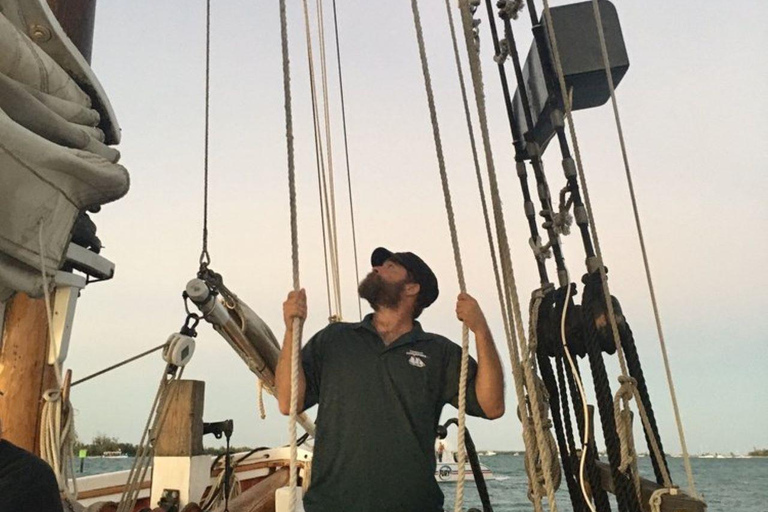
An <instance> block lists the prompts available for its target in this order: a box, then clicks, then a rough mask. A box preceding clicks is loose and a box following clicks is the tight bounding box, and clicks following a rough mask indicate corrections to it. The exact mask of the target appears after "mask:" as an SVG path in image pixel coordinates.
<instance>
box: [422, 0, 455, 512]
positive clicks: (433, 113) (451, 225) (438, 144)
mask: <svg viewBox="0 0 768 512" xmlns="http://www.w3.org/2000/svg"><path fill="white" fill-rule="evenodd" d="M411 10H412V11H413V24H414V27H415V29H416V40H417V42H418V47H419V58H420V60H421V71H422V73H423V75H424V89H425V91H426V93H427V104H428V106H429V117H430V120H431V122H432V135H433V137H434V142H435V153H436V155H437V163H438V169H439V171H440V183H441V185H442V189H443V199H444V201H445V210H446V213H447V216H448V229H449V231H450V234H451V246H452V247H453V259H454V263H455V265H456V274H457V277H458V281H459V289H460V290H461V293H465V292H466V289H467V286H466V281H465V279H464V268H463V265H462V261H461V249H460V248H459V239H458V234H457V230H456V219H455V216H454V212H453V204H452V202H451V191H450V188H449V186H448V174H447V172H446V169H445V157H444V155H443V145H442V140H441V138H440V126H439V124H438V121H437V110H436V108H435V98H434V93H433V91H432V79H431V77H430V75H429V65H428V63H427V51H426V48H425V45H424V34H423V30H422V27H421V16H420V14H419V6H418V0H411ZM468 368H469V329H468V328H467V326H466V324H463V325H462V329H461V371H460V373H459V404H458V405H459V407H458V410H459V411H458V420H459V421H458V440H457V450H458V455H459V456H458V465H459V467H458V471H459V473H458V476H457V480H456V499H455V502H454V503H455V504H454V510H455V511H456V512H461V510H462V508H463V505H464V479H465V472H466V468H465V465H466V458H467V454H466V450H465V437H464V433H465V431H466V404H467V373H468Z"/></svg>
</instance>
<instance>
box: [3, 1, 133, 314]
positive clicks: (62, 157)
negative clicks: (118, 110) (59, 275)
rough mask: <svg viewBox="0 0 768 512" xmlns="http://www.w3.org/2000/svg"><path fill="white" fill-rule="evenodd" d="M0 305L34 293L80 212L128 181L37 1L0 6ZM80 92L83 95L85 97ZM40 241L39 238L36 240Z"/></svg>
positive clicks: (85, 80)
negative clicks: (15, 296)
mask: <svg viewBox="0 0 768 512" xmlns="http://www.w3.org/2000/svg"><path fill="white" fill-rule="evenodd" d="M0 7H1V8H0V301H2V300H5V299H7V298H8V297H9V296H10V295H11V294H12V293H13V292H14V291H22V292H25V293H27V294H29V295H30V296H33V297H37V296H40V295H41V294H42V279H41V272H42V263H41V254H42V257H43V261H44V266H45V269H46V273H47V274H49V275H53V274H55V272H56V271H57V270H58V269H59V268H60V267H61V264H62V262H63V259H64V257H65V254H66V252H67V247H68V245H69V243H70V238H71V233H72V229H73V226H74V224H75V220H76V219H77V217H78V215H79V214H80V212H82V211H83V210H85V209H89V208H94V207H97V206H99V205H101V204H104V203H108V202H110V201H114V200H116V199H119V198H120V197H122V196H123V195H125V193H126V192H127V191H128V186H129V176H128V172H127V171H126V169H125V168H124V167H122V166H121V165H119V164H118V163H117V161H118V160H119V157H120V155H119V153H118V152H117V151H116V150H115V149H113V148H111V147H109V146H108V145H106V144H105V142H106V143H109V144H114V143H117V142H118V140H119V127H118V126H117V123H116V121H115V119H114V114H113V113H112V110H111V107H110V106H109V102H108V100H107V99H106V96H105V95H104V93H103V90H102V88H101V86H100V85H99V83H98V80H97V79H96V77H95V75H94V74H93V72H92V71H91V69H90V67H89V66H88V64H87V63H86V62H85V59H83V57H82V56H81V55H80V54H79V52H78V51H77V49H76V48H75V47H74V45H73V44H72V43H71V41H69V39H68V38H67V36H66V35H65V34H64V32H63V30H62V29H61V26H60V25H59V24H58V22H57V21H56V19H55V17H54V16H53V14H52V13H51V12H50V9H49V8H48V6H47V4H46V2H45V0H32V1H22V0H0ZM86 91H88V92H86ZM41 235H42V240H41Z"/></svg>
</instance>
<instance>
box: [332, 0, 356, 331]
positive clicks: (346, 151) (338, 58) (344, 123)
mask: <svg viewBox="0 0 768 512" xmlns="http://www.w3.org/2000/svg"><path fill="white" fill-rule="evenodd" d="M333 29H334V34H335V41H336V67H337V69H338V72H339V98H340V100H341V127H342V133H343V134H344V160H345V163H346V167H347V193H348V196H349V218H350V224H351V229H352V255H353V256H354V258H355V283H359V282H360V269H359V266H358V261H357V229H356V228H355V205H354V200H353V195H352V171H351V169H350V166H349V143H348V140H347V108H346V104H345V102H344V80H343V77H342V71H341V45H340V43H339V21H338V17H337V15H336V0H333ZM357 313H358V316H359V319H360V320H362V319H363V299H362V297H360V296H359V295H358V297H357Z"/></svg>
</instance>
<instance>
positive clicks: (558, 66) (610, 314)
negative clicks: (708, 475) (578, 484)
mask: <svg viewBox="0 0 768 512" xmlns="http://www.w3.org/2000/svg"><path fill="white" fill-rule="evenodd" d="M543 2H544V15H545V17H546V19H547V34H548V36H549V41H550V45H551V48H552V55H553V57H554V64H555V69H556V71H557V77H558V82H559V84H560V94H561V97H562V100H563V104H564V105H565V115H566V117H567V119H568V127H569V131H570V135H571V140H572V141H573V149H574V155H575V157H576V168H577V171H578V175H579V181H580V183H581V188H582V190H583V191H584V205H585V206H586V210H587V216H588V219H589V227H590V231H591V235H592V239H593V240H594V244H595V253H596V256H597V260H598V265H597V268H598V271H599V274H600V281H601V284H602V291H603V295H604V299H605V305H606V309H607V312H608V318H609V320H610V324H611V332H612V334H613V341H614V344H615V345H616V352H617V355H618V359H619V365H620V367H621V374H622V376H623V377H625V378H628V377H629V375H628V372H627V365H626V361H625V359H624V352H623V349H622V347H621V340H620V335H619V329H618V324H617V322H616V315H615V312H614V308H613V301H612V300H611V293H610V289H609V286H608V277H607V275H606V270H605V266H604V265H603V256H602V250H601V248H600V240H599V238H598V236H597V226H596V224H595V217H594V212H593V209H592V203H591V200H590V197H589V188H588V187H587V181H586V175H585V173H584V165H583V163H582V160H581V151H580V149H579V144H578V138H577V136H576V127H575V124H574V122H573V112H572V111H571V100H570V96H569V95H568V93H567V89H566V84H565V76H564V74H563V68H562V62H561V60H560V52H559V50H558V47H557V38H556V37H555V33H554V22H553V20H552V13H551V12H550V8H549V0H543ZM598 26H600V27H602V22H601V21H599V20H598ZM603 43H604V41H603ZM609 74H610V68H609ZM635 392H636V391H635ZM625 401H626V399H625ZM637 403H638V412H639V413H640V417H641V419H642V422H643V426H644V428H645V429H646V434H647V436H648V438H649V440H650V441H651V445H652V448H653V450H652V451H653V454H654V456H655V457H656V458H657V460H658V461H659V465H660V466H661V465H663V460H662V455H661V453H660V451H659V449H658V443H657V441H656V436H655V435H654V432H653V431H652V430H651V429H650V425H649V421H648V417H647V415H646V413H645V409H644V408H643V407H642V402H641V401H640V400H637ZM665 470H666V468H665ZM667 476H668V475H667Z"/></svg>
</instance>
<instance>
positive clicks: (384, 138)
mask: <svg viewBox="0 0 768 512" xmlns="http://www.w3.org/2000/svg"><path fill="white" fill-rule="evenodd" d="M289 3H290V4H291V6H290V7H289V30H290V40H291V73H292V86H293V98H294V102H293V106H294V115H295V119H294V125H295V131H296V157H297V179H298V195H299V217H300V224H299V230H300V235H299V236H300V259H301V279H302V284H303V286H305V287H306V288H307V293H308V295H309V300H310V304H309V308H310V313H309V315H310V316H309V319H308V322H307V325H306V327H305V333H306V334H307V335H309V334H312V333H314V332H315V331H316V330H318V329H319V328H321V327H322V326H323V325H324V320H325V319H326V317H327V308H326V305H325V304H326V297H325V279H324V277H323V256H322V239H321V231H320V219H319V203H318V196H317V181H316V180H317V178H316V170H315V163H314V147H313V139H312V131H311V130H312V120H311V108H310V103H309V87H308V78H307V61H306V46H305V41H304V31H303V19H302V16H301V10H300V3H299V2H289ZM453 3H455V2H453ZM561 3H563V2H557V4H558V5H559V4H561ZM614 3H615V5H616V7H617V9H618V12H619V17H620V20H621V24H622V29H623V32H624V38H625V41H626V45H627V50H628V53H629V58H630V67H629V71H628V72H627V75H626V76H625V78H624V80H623V82H622V83H621V84H620V86H619V88H618V91H617V94H618V101H619V107H620V109H621V114H622V121H623V124H624V129H625V132H626V137H627V142H628V149H629V157H630V163H631V166H632V169H633V173H634V179H635V187H636V191H637V195H638V200H639V206H640V213H641V215H642V219H643V226H644V228H645V237H646V243H647V245H648V247H649V252H650V257H651V265H652V270H653V273H654V278H655V284H656V288H657V290H656V291H657V296H658V299H659V303H660V307H661V314H662V321H663V325H664V331H665V335H666V339H667V344H668V347H669V353H670V358H671V362H672V370H673V374H674V376H675V381H676V385H677V392H678V399H679V402H680V406H681V410H682V415H683V421H684V424H685V427H686V433H687V441H688V446H689V449H690V450H691V451H692V452H694V453H698V452H707V451H710V452H714V451H719V452H731V451H733V452H742V453H743V452H747V451H749V450H751V449H753V447H763V448H768V406H767V405H768V370H767V369H766V366H768V356H767V355H766V342H768V335H766V328H768V322H767V321H766V316H765V310H766V309H767V308H768V294H766V292H765V290H766V288H768V277H766V273H765V271H764V270H763V267H764V262H765V256H764V254H765V253H766V251H768V236H766V234H765V229H766V227H768V207H766V194H767V193H768V177H766V169H765V163H766V161H767V160H768V145H766V143H765V139H766V138H767V137H768V129H766V127H765V119H766V118H767V117H768V100H766V97H768V80H767V79H766V78H768V77H767V76H766V65H768V61H766V57H765V47H766V45H767V44H768V33H767V32H766V30H765V25H766V22H768V5H766V4H765V3H764V2H757V1H747V2H739V3H738V4H737V3H730V4H729V3H726V4H723V2H717V1H713V0H704V1H702V0H698V1H693V0H681V1H677V2H661V1H651V2H629V1H626V0H616V1H615V2H614ZM213 4H214V5H213V13H212V58H211V139H210V174H211V179H210V187H211V188H210V242H209V249H210V254H211V257H212V264H211V266H212V268H213V269H215V270H216V271H218V272H221V273H222V274H223V275H224V278H225V282H226V283H227V284H228V285H229V286H230V287H231V288H232V289H233V290H234V291H235V292H236V293H237V294H238V295H239V296H240V297H241V298H242V299H244V300H245V301H246V302H247V303H248V304H249V305H250V306H251V307H252V308H253V309H254V310H255V311H256V312H257V313H258V314H259V315H260V316H262V318H264V319H265V320H266V321H267V323H268V324H269V325H270V326H271V327H272V329H273V330H274V331H275V333H276V334H277V336H278V338H282V316H281V315H282V313H281V304H282V300H283V299H284V298H285V295H286V293H287V292H288V290H289V289H290V288H291V282H292V281H291V269H290V232H289V223H288V220H289V216H288V184H287V183H288V182H287V165H286V155H285V137H284V117H283V91H282V72H281V59H280V38H279V16H278V9H277V2H267V1H258V2H246V1H242V0H228V1H226V2H225V1H220V2H213ZM420 4H421V10H422V19H423V22H424V25H425V37H426V44H427V51H428V56H429V64H430V67H431V72H432V79H433V83H434V87H435V94H436V101H437V105H438V116H439V120H440V123H441V130H442V133H443V143H444V146H445V148H446V159H447V167H448V174H449V177H450V180H451V191H452V193H453V200H454V206H455V209H456V215H457V219H458V231H459V239H460V242H461V245H462V256H463V259H464V266H465V270H466V277H467V285H468V291H469V292H470V293H471V294H473V295H475V296H476V297H477V298H478V300H479V301H480V303H481V305H482V306H483V308H484V311H485V312H486V315H487V317H488V320H489V323H490V324H491V327H492V329H493V330H494V333H495V335H496V342H497V346H498V348H499V351H500V354H501V357H502V360H503V361H504V364H505V367H506V368H507V402H508V407H507V414H506V415H505V416H504V417H503V418H502V419H500V420H497V421H495V422H488V421H484V420H478V419H471V420H470V421H469V422H468V427H469V428H470V430H471V431H472V434H473V437H474V438H475V442H476V444H477V445H478V446H479V447H480V448H494V449H521V448H522V446H523V443H522V437H521V434H520V426H519V422H518V420H517V418H516V416H515V414H514V404H515V396H514V392H513V387H512V380H511V374H509V370H508V368H509V357H508V354H507V349H506V345H505V342H504V338H503V330H502V324H501V320H500V315H499V306H498V303H497V300H496V291H495V285H494V283H493V274H492V269H491V263H490V256H489V252H488V245H487V242H486V239H485V229H484V227H483V221H482V214H481V208H480V201H479V195H478V191H477V187H476V183H475V177H474V168H473V166H472V163H471V153H470V148H469V142H468V138H467V133H466V126H465V123H464V113H463V110H462V106H461V97H460V92H459V86H458V82H457V77H456V73H455V67H454V61H453V58H454V57H453V51H452V49H451V43H450V35H449V31H448V27H447V18H446V14H445V7H444V4H443V2H441V1H437V0H423V1H422V2H421V3H420ZM536 4H537V7H538V8H539V9H540V8H541V2H539V1H537V2H536ZM338 9H339V25H340V32H341V52H342V61H343V66H344V81H345V82H344V87H345V92H346V104H347V115H348V128H349V147H350V160H351V169H352V186H353V189H354V201H355V213H356V222H357V228H358V231H357V240H358V248H359V263H360V265H361V272H367V270H368V265H367V262H368V256H369V254H370V251H371V250H372V249H373V248H375V247H377V246H379V245H383V246H386V247H389V248H391V249H394V250H411V251H414V252H416V253H417V254H419V255H421V256H422V257H423V258H424V259H425V260H426V261H427V262H428V263H429V264H430V265H431V266H432V268H433V269H434V270H435V272H436V274H437V275H438V278H439V280H440V286H441V295H440V298H439V299H438V301H437V302H436V303H435V305H434V306H432V307H431V308H429V309H428V310H427V311H425V313H424V314H423V315H422V318H421V320H422V325H423V326H424V328H425V329H426V330H429V331H433V332H439V333H441V334H444V335H446V336H448V337H450V338H452V339H454V340H456V341H459V339H460V333H461V328H460V324H459V322H458V321H457V320H456V318H455V316H454V314H453V309H454V302H455V297H456V294H457V293H458V284H457V281H456V272H455V269H454V266H453V257H452V254H451V249H450V239H449V235H448V229H447V226H448V224H447V221H446V217H445V211H444V207H443V202H442V194H441V191H440V182H439V177H438V171H437V161H436V158H435V152H434V145H433V142H432V135H431V129H430V125H429V116H428V111H427V104H426V96H425V93H424V88H423V81H422V77H421V71H420V67H419V61H418V53H417V46H416V38H415V32H414V28H413V21H412V19H411V10H410V2H408V1H406V0H398V1H396V2H394V1H390V2H361V1H357V2H352V1H349V0H338ZM330 12H331V10H330V3H329V4H328V7H327V8H326V22H327V23H328V28H327V30H328V34H327V35H328V41H327V44H328V51H329V53H330V52H331V51H332V49H333V40H332V38H331V36H332V18H331V16H330ZM455 13H456V14H455V17H458V11H455ZM482 13H483V15H482V16H481V17H482V18H483V23H482V25H481V41H482V43H481V44H482V60H483V63H484V78H485V87H486V95H487V101H488V107H489V116H490V122H491V131H492V139H493V149H494V156H495V163H496V168H497V172H498V173H499V179H500V186H501V193H502V198H503V200H504V207H505V212H504V213H505V218H506V222H507V229H508V234H509V238H510V243H511V245H512V258H513V262H514V266H515V274H516V278H517V286H518V290H519V293H520V297H521V300H523V301H524V304H523V309H526V310H527V301H528V299H529V297H530V293H531V291H532V290H533V289H534V288H535V287H536V286H537V283H538V279H537V274H536V269H535V264H534V259H533V256H532V255H531V251H530V248H529V246H528V236H529V235H528V230H527V226H526V224H525V217H524V215H523V211H522V199H521V193H520V188H519V184H518V181H517V177H516V175H515V168H514V162H513V154H512V148H511V144H510V136H509V130H508V127H507V124H506V123H507V121H506V116H505V112H504V109H503V104H502V99H501V90H500V86H499V81H498V76H497V73H496V69H495V64H494V63H493V61H492V60H491V53H492V46H491V42H490V39H489V33H488V28H487V20H486V19H485V11H484V10H482ZM204 28H205V5H204V2H203V1H202V0H199V1H198V0H196V1H180V0H173V1H171V0H167V1H163V2H156V1H150V0H134V1H131V2H100V3H99V5H98V9H97V15H96V34H95V40H94V51H93V54H94V58H93V67H94V69H95V71H96V73H97V75H98V76H99V78H100V80H101V81H102V84H103V85H104V87H105V89H106V91H107V92H108V94H109V96H110V98H111V101H112V103H113V106H114V108H115V110H116V112H117V115H118V119H119V121H120V123H121V125H122V129H123V142H122V143H121V145H120V146H119V149H120V151H121V152H122V155H123V157H122V163H123V164H124V165H125V166H126V167H127V168H128V170H129V172H130V173H131V190H130V192H129V194H128V195H127V196H126V197H125V198H124V199H122V200H120V201H118V202H117V203H114V204H111V205H107V206H106V207H105V208H104V209H103V211H102V212H101V213H100V214H98V215H97V216H95V220H96V222H97V224H98V227H99V236H100V238H101V239H102V241H103V242H104V244H105V249H104V251H103V252H102V254H103V255H104V256H106V257H107V258H109V259H111V260H113V261H114V262H115V263H116V265H117V271H116V276H115V278H114V280H112V281H110V282H107V283H100V284H94V285H91V286H89V287H88V288H87V289H86V290H85V291H84V292H83V294H82V296H81V299H80V302H79V306H78V314H77V317H76V320H75V326H74V332H73V338H72V342H71V347H70V353H69V358H68V360H67V365H68V366H69V367H71V368H72V369H73V371H74V373H75V378H79V377H82V376H85V375H87V374H89V373H91V372H93V371H96V370H99V369H101V368H103V367H105V366H107V365H109V364H111V363H113V362H116V361H119V360H121V359H124V358H126V357H129V356H131V355H134V354H136V353H139V352H141V351H143V350H145V349H147V348H150V347H152V346H155V345H158V344H160V343H162V342H163V341H165V339H166V338H167V337H168V335H169V334H171V333H172V332H173V331H175V330H178V328H179V327H180V325H181V323H182V321H183V319H184V309H183V306H182V301H181V292H182V291H183V289H184V286H185V284H186V282H187V281H188V280H189V279H191V278H193V277H194V276H195V273H196V271H197V262H198V256H199V253H200V240H201V217H202V175H203V174H202V169H203V127H204V124H203V122H204V118H203V107H204V103H203V100H204V88H203V86H204V43H205V33H204ZM515 28H516V36H517V39H518V45H519V46H520V48H521V49H523V51H525V52H527V48H528V47H529V45H530V40H531V37H530V31H529V28H530V23H529V20H528V16H527V13H526V15H525V16H521V18H520V20H518V21H516V22H515ZM462 55H463V58H465V52H462ZM465 62H466V60H465ZM329 66H330V69H329V72H330V74H331V94H332V96H333V98H332V101H333V104H332V108H333V113H332V116H333V121H334V127H335V128H334V133H333V141H334V145H333V150H334V161H335V162H336V177H337V210H338V221H339V233H340V235H339V236H340V250H341V267H342V268H341V272H342V287H343V289H342V293H343V299H344V303H343V304H344V310H343V312H344V317H345V320H349V321H356V320H357V318H358V315H357V301H356V294H355V288H356V286H355V276H354V264H353V256H352V241H351V240H352V238H351V231H350V222H349V206H348V198H347V195H346V183H347V182H346V178H345V172H346V171H345V169H344V166H343V146H342V145H341V122H340V117H339V109H338V83H337V79H336V67H335V61H334V62H332V63H329ZM465 69H466V68H465ZM511 69H512V68H511V63H510V65H509V70H510V77H511V76H512V75H511ZM575 121H576V129H577V132H578V134H579V143H580V146H581V150H582V154H583V158H584V165H585V169H586V173H587V179H588V183H589V189H590V193H591V196H592V201H593V204H594V208H595V215H596V219H597V228H598V231H599V235H600V242H601V245H602V248H603V252H604V257H605V260H606V264H607V265H608V267H609V269H610V283H611V289H612V292H613V294H614V295H616V296H617V297H618V298H619V299H620V300H621V302H622V305H623V309H624V313H625V314H626V315H627V318H628V321H629V322H630V325H631V326H632V329H633V331H634V333H635V339H636V341H637V344H638V349H639V351H640V356H641V359H642V362H643V365H644V370H645V374H646V377H647V380H648V385H649V388H650V392H651V397H652V399H653V401H654V406H655V410H656V414H657V417H658V419H659V423H660V428H661V434H662V438H663V440H664V444H665V447H666V449H667V451H669V452H671V453H678V452H679V443H678V440H677V434H676V430H675V426H674V419H673V416H672V409H671V405H670V400H669V394H668V392H667V386H666V380H665V378H664V370H663V366H662V359H661V355H660V352H659V345H658V338H657V336H656V331H655V327H654V322H653V315H652V310H651V306H650V301H649V294H648V289H647V285H646V282H645V276H644V273H643V267H642V260H641V256H640V250H639V244H638V242H637V235H636V232H635V228H634V223H633V220H632V212H631V207H630V203H629V196H628V192H627V186H626V179H625V176H624V169H623V165H622V160H621V154H620V150H619V145H618V139H617V135H616V130H615V126H614V123H613V113H612V111H611V108H610V105H609V104H606V105H605V106H603V107H600V108H598V109H594V110H590V111H582V112H577V113H576V115H575ZM559 158H560V155H559V152H558V151H557V148H556V147H555V146H553V147H551V148H550V149H549V151H548V152H547V154H546V158H545V165H546V166H547V175H548V179H549V181H550V186H551V187H552V190H553V191H554V190H559V189H560V188H561V187H562V186H563V184H564V178H563V175H562V171H561V169H560V163H559ZM531 182H532V177H531ZM564 245H565V250H566V256H567V261H568V265H569V269H570V271H571V273H572V278H573V279H575V280H580V277H581V275H582V274H583V273H584V270H585V267H584V262H583V260H584V255H583V252H582V246H581V241H580V239H579V238H578V236H577V235H576V234H573V235H571V236H569V237H567V238H565V239H564ZM550 265H551V266H550V276H554V270H553V269H554V266H553V265H552V263H551V262H550ZM579 300H580V299H579ZM526 326H527V318H526ZM199 331H200V335H199V337H198V339H197V352H196V354H195V356H194V358H193V360H192V362H191V363H190V364H189V366H188V367H187V369H186V370H185V373H184V377H185V378H191V379H200V380H205V381H206V398H205V401H206V412H205V416H206V421H217V420H221V419H226V418H233V419H234V420H235V436H234V439H233V443H234V444H235V445H246V444H250V445H253V446H257V445H273V444H282V443H285V442H287V440H288V436H287V419H286V418H284V417H283V416H281V415H280V414H279V412H278V411H277V407H276V404H275V403H274V400H273V399H272V398H271V397H268V396H267V397H265V399H266V401H267V419H266V420H261V419H259V417H258V409H257V407H256V379H255V376H254V375H253V374H251V373H250V371H248V369H247V368H246V367H245V365H244V364H243V363H242V362H241V361H240V360H239V358H238V357H237V356H236V355H235V353H234V352H233V351H232V350H231V349H230V348H229V346H228V345H227V344H226V342H224V340H223V339H222V338H220V337H219V336H218V335H217V334H216V333H214V332H213V330H212V329H210V327H209V326H205V325H204V326H201V328H200V329H199ZM472 350H473V351H474V349H472ZM162 368H163V362H162V360H161V358H160V356H159V355H154V356H150V357H149V358H146V359H144V360H142V361H141V362H139V363H134V364H132V365H131V366H128V367H125V368H123V369H120V370H117V371H115V372H112V373H110V374H108V375H105V376H102V377H99V378H98V379H96V380H93V381H91V382H88V383H84V384H83V385H82V386H78V387H76V388H74V390H73V392H72V402H73V404H74V406H75V408H76V409H77V410H78V415H77V417H76V425H77V431H78V433H79V436H80V438H81V439H83V440H89V439H90V438H91V437H92V436H94V435H95V434H97V433H106V434H109V435H114V436H117V437H119V438H120V439H121V440H123V441H129V442H137V441H138V438H139V436H140V433H141V429H142V427H143V425H144V422H145V421H146V414H147V412H148V410H149V407H150V405H151V401H152V398H153V397H154V392H155V390H156V386H157V382H158V379H159V377H160V372H161V371H162ZM582 368H583V369H584V373H585V374H586V373H587V371H586V368H587V364H586V361H585V362H583V363H582ZM611 371H612V372H613V375H616V374H617V373H616V372H617V369H616V365H615V364H614V365H613V366H612V367H611ZM612 385H613V386H614V391H615V388H616V380H615V378H613V380H612ZM587 388H588V393H589V395H590V397H592V396H593V391H592V384H591V382H588V383H587ZM592 401H593V399H592ZM593 403H594V401H593ZM454 412H455V411H453V410H452V408H450V406H448V407H447V408H446V412H445V413H444V417H445V418H447V417H448V415H449V413H450V414H451V415H452V414H453V413H454ZM636 439H642V437H641V436H638V437H636ZM209 443H210V441H209ZM213 444H217V443H213ZM644 448H645V447H644V446H642V447H640V448H639V449H640V451H646V450H645V449H644Z"/></svg>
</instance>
